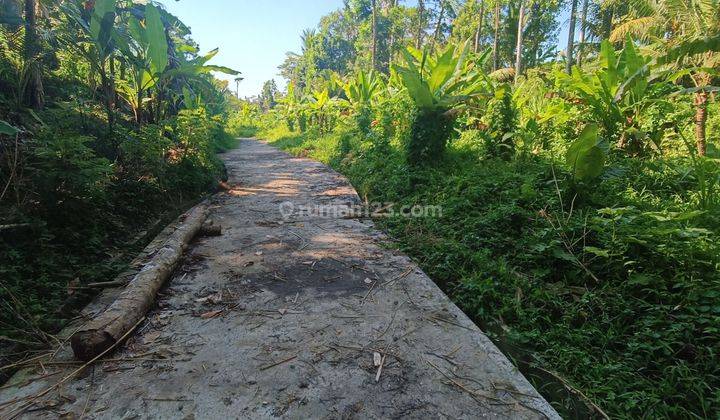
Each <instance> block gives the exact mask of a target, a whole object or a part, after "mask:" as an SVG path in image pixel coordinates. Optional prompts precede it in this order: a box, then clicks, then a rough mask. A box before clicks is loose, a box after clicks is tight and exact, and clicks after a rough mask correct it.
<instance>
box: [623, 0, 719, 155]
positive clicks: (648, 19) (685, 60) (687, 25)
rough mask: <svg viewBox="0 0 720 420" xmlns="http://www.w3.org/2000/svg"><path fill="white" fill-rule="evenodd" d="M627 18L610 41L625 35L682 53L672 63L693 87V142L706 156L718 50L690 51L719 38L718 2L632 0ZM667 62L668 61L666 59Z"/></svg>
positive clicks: (701, 0) (699, 152)
mask: <svg viewBox="0 0 720 420" xmlns="http://www.w3.org/2000/svg"><path fill="white" fill-rule="evenodd" d="M630 7H631V14H630V15H629V18H628V19H627V20H626V21H625V22H623V23H621V24H620V25H618V26H616V27H615V29H614V30H613V31H612V33H611V35H610V40H611V41H613V42H618V41H621V40H622V39H623V38H624V37H625V36H626V34H631V35H632V36H633V37H635V38H636V39H639V40H641V41H644V42H647V43H650V44H654V45H655V46H656V47H659V48H658V49H660V50H661V51H685V52H686V53H684V54H679V55H678V57H677V58H678V59H677V60H675V62H674V63H672V64H671V67H675V68H676V69H677V70H680V71H681V73H680V74H682V75H687V77H688V78H689V79H690V81H691V82H692V83H693V85H694V87H692V88H690V89H685V90H684V92H686V93H693V94H694V95H695V97H694V102H693V103H694V105H695V121H694V123H695V142H696V144H697V150H698V154H700V155H705V152H706V148H707V146H706V134H705V129H706V125H707V102H708V92H710V91H712V90H713V89H714V88H712V86H711V84H712V82H713V79H714V76H713V74H712V73H713V71H709V69H717V68H718V67H720V52H718V51H717V50H718V48H714V49H713V48H706V49H702V50H693V49H692V48H689V46H691V45H692V44H693V43H696V42H698V41H699V40H702V39H704V38H705V39H710V38H717V37H720V0H698V1H695V0H634V1H633V2H631V3H630ZM666 61H667V60H666Z"/></svg>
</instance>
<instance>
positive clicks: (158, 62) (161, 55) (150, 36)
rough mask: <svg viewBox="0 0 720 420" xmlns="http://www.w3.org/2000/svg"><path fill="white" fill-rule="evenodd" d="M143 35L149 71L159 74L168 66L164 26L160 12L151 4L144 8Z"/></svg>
mask: <svg viewBox="0 0 720 420" xmlns="http://www.w3.org/2000/svg"><path fill="white" fill-rule="evenodd" d="M145 34H146V37H147V42H148V58H149V61H150V69H151V70H152V71H153V73H155V74H160V73H162V72H163V70H165V68H166V67H167V65H168V44H167V37H166V36H165V25H163V22H162V19H161V18H160V12H159V11H158V9H157V7H155V6H153V5H152V4H149V3H148V4H147V5H146V6H145Z"/></svg>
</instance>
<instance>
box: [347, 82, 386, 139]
mask: <svg viewBox="0 0 720 420" xmlns="http://www.w3.org/2000/svg"><path fill="white" fill-rule="evenodd" d="M383 88H384V83H383V81H382V79H381V78H380V77H378V75H377V74H376V73H375V72H374V71H372V70H371V71H369V72H367V73H366V72H364V71H362V70H358V71H357V72H356V73H355V74H354V75H353V76H351V77H350V78H349V80H348V81H347V82H346V83H345V84H344V85H343V90H344V91H345V96H346V97H347V100H348V102H349V104H350V107H351V108H352V110H353V111H354V113H355V119H356V121H357V124H358V127H359V128H360V129H361V130H362V131H363V132H368V131H369V130H370V125H371V120H372V115H371V114H372V103H373V101H374V100H375V99H377V95H378V94H379V92H380V91H381V90H382V89H383Z"/></svg>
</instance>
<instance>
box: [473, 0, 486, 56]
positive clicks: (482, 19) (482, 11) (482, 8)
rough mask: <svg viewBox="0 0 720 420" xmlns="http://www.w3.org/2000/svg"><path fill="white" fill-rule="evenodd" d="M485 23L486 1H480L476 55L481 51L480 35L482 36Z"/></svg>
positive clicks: (476, 33) (476, 32)
mask: <svg viewBox="0 0 720 420" xmlns="http://www.w3.org/2000/svg"><path fill="white" fill-rule="evenodd" d="M484 23H485V0H480V16H479V17H478V26H477V30H476V31H475V53H476V54H477V52H478V51H480V35H482V29H483V24H484Z"/></svg>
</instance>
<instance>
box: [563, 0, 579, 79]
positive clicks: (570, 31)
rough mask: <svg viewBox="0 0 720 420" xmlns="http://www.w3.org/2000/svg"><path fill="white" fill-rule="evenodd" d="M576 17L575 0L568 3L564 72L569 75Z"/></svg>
mask: <svg viewBox="0 0 720 420" xmlns="http://www.w3.org/2000/svg"><path fill="white" fill-rule="evenodd" d="M576 15H577V0H571V2H570V28H569V29H568V41H567V63H565V71H567V74H570V72H571V70H572V65H573V49H574V47H575V22H576V19H575V18H576Z"/></svg>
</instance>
